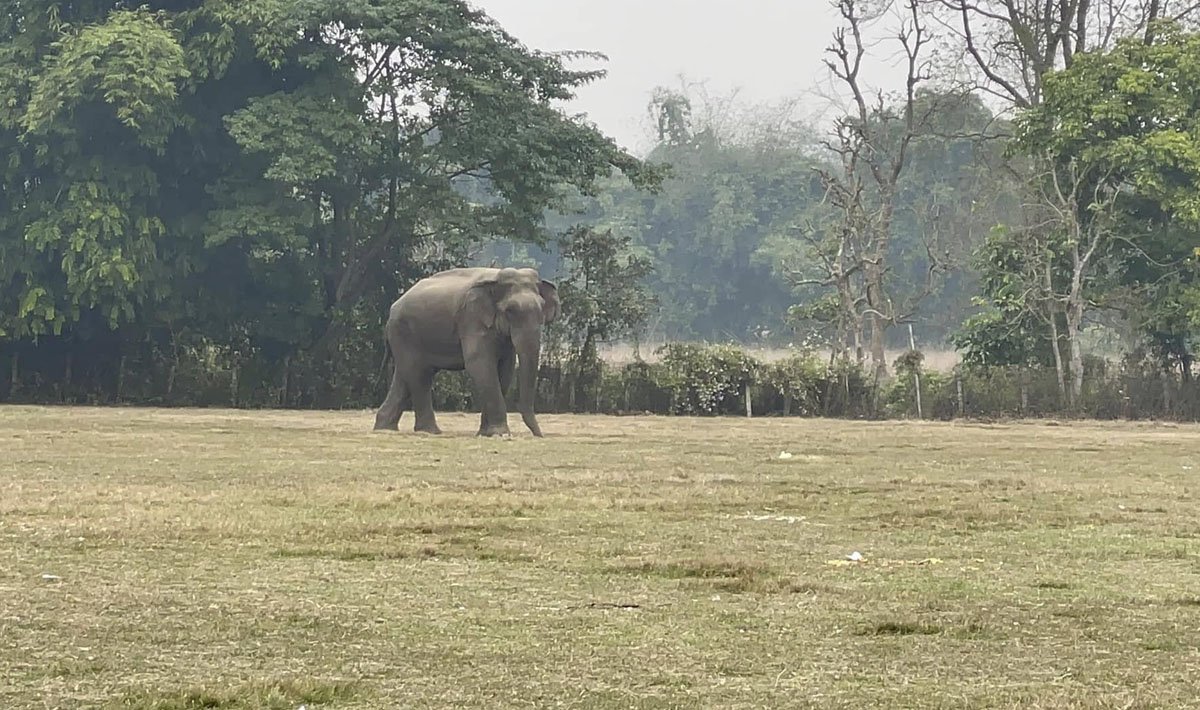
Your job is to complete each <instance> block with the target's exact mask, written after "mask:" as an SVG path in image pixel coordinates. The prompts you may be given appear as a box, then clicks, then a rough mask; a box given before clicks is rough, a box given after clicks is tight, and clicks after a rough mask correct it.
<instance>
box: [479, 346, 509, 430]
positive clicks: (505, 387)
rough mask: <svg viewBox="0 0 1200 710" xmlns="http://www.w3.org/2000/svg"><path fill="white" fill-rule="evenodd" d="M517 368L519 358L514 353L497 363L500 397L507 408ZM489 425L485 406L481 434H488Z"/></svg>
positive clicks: (482, 413)
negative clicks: (486, 432)
mask: <svg viewBox="0 0 1200 710" xmlns="http://www.w3.org/2000/svg"><path fill="white" fill-rule="evenodd" d="M516 369H517V358H516V356H515V355H512V354H509V355H507V356H505V357H502V358H500V361H499V362H498V363H497V366H496V374H497V376H498V379H499V380H500V398H501V400H504V401H505V408H506V409H507V398H508V391H509V390H510V389H512V383H513V375H514V374H515V372H516ZM489 427H490V424H489V422H488V415H487V409H486V408H484V409H483V410H482V411H481V412H480V414H479V434H480V435H481V436H486V434H484V432H485V431H487V430H488V429H489Z"/></svg>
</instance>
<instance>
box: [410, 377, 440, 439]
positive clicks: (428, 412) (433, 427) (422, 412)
mask: <svg viewBox="0 0 1200 710" xmlns="http://www.w3.org/2000/svg"><path fill="white" fill-rule="evenodd" d="M436 374H437V370H433V369H429V370H425V371H424V372H421V373H420V374H418V375H417V377H416V378H414V381H413V384H412V392H411V395H412V408H413V414H414V415H415V416H416V419H417V422H416V424H415V425H413V431H420V432H425V433H426V434H441V433H442V430H441V428H439V427H438V423H437V417H436V416H435V415H434V413H433V376H434V375H436Z"/></svg>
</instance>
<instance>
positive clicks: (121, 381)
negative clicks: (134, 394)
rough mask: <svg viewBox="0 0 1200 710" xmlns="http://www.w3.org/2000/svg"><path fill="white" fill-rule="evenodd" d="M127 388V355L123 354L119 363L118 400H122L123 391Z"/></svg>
mask: <svg viewBox="0 0 1200 710" xmlns="http://www.w3.org/2000/svg"><path fill="white" fill-rule="evenodd" d="M124 389H125V356H124V355H122V356H121V360H120V362H119V363H118V364H117V401H118V402H120V401H121V393H122V392H123V391H124Z"/></svg>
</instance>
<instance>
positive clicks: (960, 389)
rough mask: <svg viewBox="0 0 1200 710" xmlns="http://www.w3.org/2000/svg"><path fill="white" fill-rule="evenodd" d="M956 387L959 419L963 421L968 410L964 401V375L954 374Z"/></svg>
mask: <svg viewBox="0 0 1200 710" xmlns="http://www.w3.org/2000/svg"><path fill="white" fill-rule="evenodd" d="M954 387H955V389H957V390H958V418H959V419H962V418H963V417H964V416H966V414H965V412H966V409H967V404H966V402H965V401H964V400H963V385H962V375H960V374H959V373H957V372H956V373H954Z"/></svg>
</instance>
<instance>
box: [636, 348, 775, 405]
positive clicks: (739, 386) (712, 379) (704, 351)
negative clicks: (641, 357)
mask: <svg viewBox="0 0 1200 710" xmlns="http://www.w3.org/2000/svg"><path fill="white" fill-rule="evenodd" d="M656 353H657V354H659V355H661V356H662V361H661V372H660V378H659V383H660V385H661V386H663V387H664V388H665V389H666V390H668V391H669V392H670V393H671V395H672V397H671V413H672V414H729V413H733V412H735V411H737V405H738V403H739V402H740V403H741V404H742V406H743V407H744V406H745V400H744V398H743V393H744V392H745V389H746V388H747V387H749V385H750V384H751V383H752V382H754V379H755V375H756V374H757V373H758V371H759V369H760V368H761V364H760V363H759V362H758V361H757V360H755V359H754V358H752V357H750V356H749V355H747V354H746V353H745V352H743V351H742V350H740V349H739V348H737V347H735V346H732V345H694V344H690V343H671V344H668V345H664V346H662V347H660V348H659V349H658V350H657V351H656Z"/></svg>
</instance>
